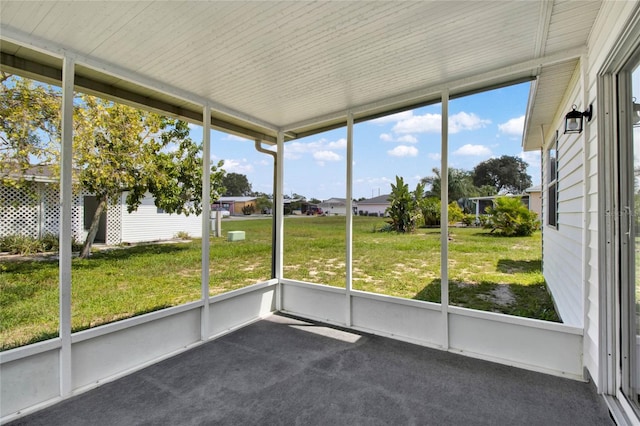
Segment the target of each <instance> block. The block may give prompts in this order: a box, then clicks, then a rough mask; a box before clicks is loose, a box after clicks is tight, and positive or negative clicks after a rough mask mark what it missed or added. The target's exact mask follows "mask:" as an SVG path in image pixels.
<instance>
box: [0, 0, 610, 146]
mask: <svg viewBox="0 0 640 426" xmlns="http://www.w3.org/2000/svg"><path fill="white" fill-rule="evenodd" d="M600 4H601V1H588V2H564V1H559V0H556V1H546V0H538V1H529V2H501V1H498V2H475V1H461V2H454V3H452V2H446V1H430V2H401V3H398V2H357V3H350V2H347V3H342V2H320V3H306V2H287V1H270V2H182V3H174V2H144V3H142V2H87V3H85V2H67V1H49V2H47V1H44V2H20V1H6V0H2V1H1V2H0V5H1V6H2V9H3V13H2V15H1V16H0V51H1V53H2V55H1V61H0V64H1V66H2V69H3V70H5V71H9V72H15V73H19V74H21V75H25V76H30V77H34V78H37V79H39V80H44V81H48V82H52V83H57V82H59V81H60V78H61V69H62V58H63V57H65V56H70V57H72V58H73V59H74V61H75V64H76V67H75V74H76V80H75V83H76V87H77V89H78V90H81V91H85V92H88V93H92V94H98V95H101V96H105V97H107V98H110V99H114V100H119V101H122V102H125V103H127V104H131V105H136V106H141V107H144V108H147V109H150V110H153V111H158V112H162V113H166V114H168V115H171V116H175V117H179V118H182V119H184V120H187V121H189V122H193V123H201V122H202V119H203V117H202V110H203V107H204V106H205V105H208V106H210V107H211V110H212V114H211V124H212V126H213V127H214V128H216V129H219V130H223V131H226V132H229V133H232V134H235V135H238V136H242V137H244V138H249V139H255V140H260V141H263V142H267V143H275V141H276V136H277V134H278V132H279V131H282V132H284V135H285V140H290V139H295V138H300V137H303V136H308V135H313V134H316V133H319V132H322V131H324V130H329V129H333V128H337V127H341V126H344V125H345V124H346V121H347V115H348V114H353V116H354V120H355V122H361V121H365V120H369V119H372V118H376V117H379V116H383V115H387V114H390V113H393V112H398V111H402V110H406V109H412V108H416V107H419V106H424V105H429V104H434V103H438V102H440V101H441V98H442V95H443V93H446V94H447V95H448V96H449V98H456V97H459V96H464V95H466V94H471V93H475V92H479V91H483V90H487V89H490V88H495V87H500V86H504V85H509V84H512V83H517V82H522V81H526V80H531V79H536V78H537V79H538V80H537V82H536V84H535V85H534V87H535V96H533V95H532V96H533V97H532V102H533V103H535V102H541V103H542V102H543V101H545V102H546V101H547V100H548V101H549V102H550V103H554V102H559V101H557V100H555V99H550V98H549V96H548V95H544V93H545V91H544V90H542V89H543V88H545V87H546V86H547V85H553V84H555V85H556V86H557V85H562V84H563V83H562V82H559V80H558V79H559V76H563V75H565V73H566V69H568V68H572V67H575V61H576V60H577V58H579V57H580V56H581V55H582V54H583V53H584V46H585V45H586V42H587V38H588V35H589V33H590V29H591V27H592V25H593V22H594V20H595V17H596V16H597V13H598V11H599V8H600ZM576 12H577V13H576ZM576 16H577V17H578V18H577V19H576ZM566 29H570V30H571V31H570V36H567V35H566V31H565V30H566ZM560 92H563V91H562V90H560ZM553 93H554V94H555V93H557V92H556V91H553ZM554 105H555V106H556V108H553V106H552V107H551V108H550V109H548V108H544V110H545V111H550V110H553V111H554V112H555V110H556V109H557V104H554ZM529 111H530V114H529V116H528V117H527V130H526V133H525V139H524V140H525V143H524V146H525V148H531V147H533V146H536V145H537V144H538V143H539V141H537V140H536V139H535V129H536V128H537V127H538V126H539V123H540V122H541V123H543V124H544V122H545V120H548V118H547V117H543V116H542V115H540V116H539V115H536V114H537V109H535V108H533V107H532V106H531V105H530V107H529ZM532 113H533V115H532ZM531 135H534V136H531Z"/></svg>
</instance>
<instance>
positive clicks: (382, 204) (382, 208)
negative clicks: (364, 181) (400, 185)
mask: <svg viewBox="0 0 640 426" xmlns="http://www.w3.org/2000/svg"><path fill="white" fill-rule="evenodd" d="M390 196H391V194H384V195H378V196H377V197H373V198H369V199H367V200H362V201H358V215H360V216H371V215H374V216H384V215H385V214H386V211H387V208H388V207H389V206H390V205H391V202H390V201H389V197H390Z"/></svg>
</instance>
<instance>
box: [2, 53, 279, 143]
mask: <svg viewBox="0 0 640 426" xmlns="http://www.w3.org/2000/svg"><path fill="white" fill-rule="evenodd" d="M0 67H1V68H2V69H3V70H5V71H9V72H12V73H15V74H18V75H21V76H23V77H27V78H33V79H37V80H39V81H43V82H45V83H50V84H56V85H59V84H60V82H61V81H62V80H61V79H62V70H61V69H58V68H56V67H52V66H49V65H44V64H41V63H39V62H36V61H32V60H28V59H24V58H19V57H17V56H14V55H10V54H8V53H5V52H0ZM75 87H76V88H78V89H79V90H81V91H83V92H86V93H88V94H91V95H96V96H101V97H106V98H107V99H110V100H113V101H117V102H121V103H124V104H127V105H130V106H134V107H137V108H144V109H147V110H151V111H153V112H156V113H159V114H164V115H169V116H172V117H176V118H179V119H181V120H184V121H188V122H191V123H195V124H200V125H202V112H201V111H199V110H197V109H196V108H198V107H199V106H198V105H194V108H184V107H181V106H178V105H176V104H174V103H170V102H166V101H163V100H160V99H157V98H153V97H150V96H145V95H142V94H140V93H137V92H134V91H131V90H127V89H123V88H120V87H117V86H114V85H110V84H106V83H103V82H100V81H97V80H94V79H91V78H89V77H86V76H81V75H76V77H75ZM214 114H215V112H214ZM211 126H212V127H214V128H215V129H217V130H220V131H223V132H227V133H232V134H235V135H238V136H243V137H247V138H249V139H259V140H262V141H265V142H267V143H272V144H275V143H276V138H275V136H273V135H270V134H267V133H264V132H259V131H256V130H253V129H249V128H247V127H243V126H240V125H237V124H234V123H231V122H228V121H225V120H224V119H221V118H216V117H215V116H213V117H211Z"/></svg>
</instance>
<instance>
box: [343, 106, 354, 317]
mask: <svg viewBox="0 0 640 426" xmlns="http://www.w3.org/2000/svg"><path fill="white" fill-rule="evenodd" d="M346 182H347V203H346V204H347V211H346V216H347V232H346V238H347V242H346V246H347V247H346V249H347V253H346V262H345V263H346V265H345V269H346V283H345V289H346V295H347V300H346V312H345V324H346V325H347V327H351V286H352V283H353V113H352V112H351V111H349V112H348V114H347V180H346Z"/></svg>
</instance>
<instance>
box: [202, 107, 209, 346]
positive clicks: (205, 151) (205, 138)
mask: <svg viewBox="0 0 640 426" xmlns="http://www.w3.org/2000/svg"><path fill="white" fill-rule="evenodd" d="M210 217H211V107H210V106H209V105H205V106H204V108H203V113H202V276H201V284H202V289H201V291H202V293H201V297H202V316H201V317H200V338H201V339H202V340H203V341H206V340H208V339H209V279H210V277H209V251H210V242H209V232H210V228H211V219H210Z"/></svg>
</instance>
